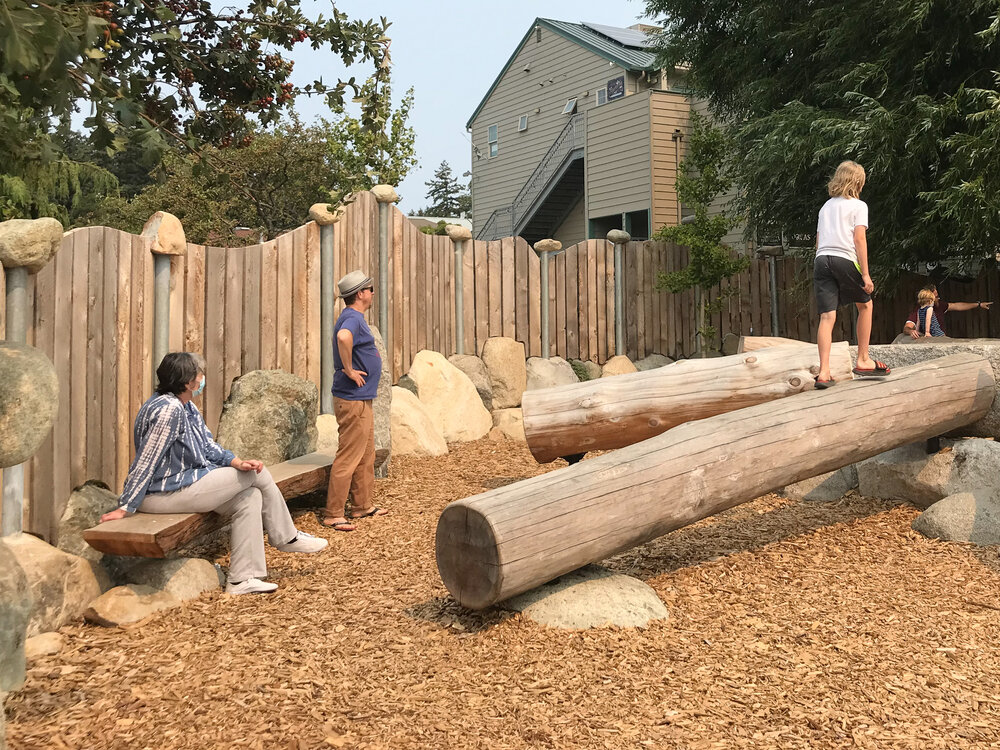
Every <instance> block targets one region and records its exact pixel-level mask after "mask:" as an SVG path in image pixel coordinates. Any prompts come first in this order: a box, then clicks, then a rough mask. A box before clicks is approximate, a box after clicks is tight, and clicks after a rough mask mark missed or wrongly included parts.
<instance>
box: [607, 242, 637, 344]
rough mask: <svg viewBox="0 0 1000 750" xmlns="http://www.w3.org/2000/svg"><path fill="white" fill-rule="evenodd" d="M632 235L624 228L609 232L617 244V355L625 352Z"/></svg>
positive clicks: (614, 243)
mask: <svg viewBox="0 0 1000 750" xmlns="http://www.w3.org/2000/svg"><path fill="white" fill-rule="evenodd" d="M631 239H632V235H630V234H629V233H628V232H626V231H624V230H622V229H612V230H611V231H610V232H608V242H610V243H612V244H613V245H614V246H615V356H618V355H619V354H624V353H625V245H626V244H627V243H628V242H630V241H631Z"/></svg>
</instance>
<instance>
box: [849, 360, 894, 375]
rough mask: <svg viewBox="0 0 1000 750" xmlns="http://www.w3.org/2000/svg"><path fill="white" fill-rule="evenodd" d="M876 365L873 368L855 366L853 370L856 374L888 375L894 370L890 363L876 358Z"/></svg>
mask: <svg viewBox="0 0 1000 750" xmlns="http://www.w3.org/2000/svg"><path fill="white" fill-rule="evenodd" d="M874 362H875V367H874V368H872V369H864V368H861V367H855V368H854V370H853V372H854V374H855V375H878V376H881V375H888V374H889V373H890V372H892V370H890V369H889V365H887V364H886V363H885V362H879V361H878V360H877V359H876V360H874Z"/></svg>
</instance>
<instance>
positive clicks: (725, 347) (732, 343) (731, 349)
mask: <svg viewBox="0 0 1000 750" xmlns="http://www.w3.org/2000/svg"><path fill="white" fill-rule="evenodd" d="M739 348H740V337H739V336H737V335H736V334H735V333H727V334H726V335H725V336H723V337H722V347H721V349H722V354H723V356H726V357H729V356H731V355H733V354H739Z"/></svg>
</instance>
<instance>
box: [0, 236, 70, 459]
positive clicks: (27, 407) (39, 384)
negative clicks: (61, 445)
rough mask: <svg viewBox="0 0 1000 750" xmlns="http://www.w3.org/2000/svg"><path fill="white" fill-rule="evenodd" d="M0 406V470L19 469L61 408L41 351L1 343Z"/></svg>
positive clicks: (53, 375) (53, 373)
mask: <svg viewBox="0 0 1000 750" xmlns="http://www.w3.org/2000/svg"><path fill="white" fill-rule="evenodd" d="M0 226H2V224H0ZM0 404H3V409H2V410H0V468H3V467H6V466H17V465H18V464H20V463H24V462H25V461H27V460H28V459H29V458H31V457H32V456H33V455H34V454H35V451H37V450H38V446H40V445H41V444H42V441H43V440H45V438H46V436H47V435H48V434H49V430H51V429H52V420H53V419H55V416H56V408H57V407H58V404H59V382H58V380H57V379H56V371H55V368H54V367H53V366H52V363H51V362H50V361H49V359H48V357H46V356H45V355H44V354H43V353H42V352H41V351H40V350H38V349H35V348H34V347H32V346H26V345H24V344H12V343H9V342H6V341H0Z"/></svg>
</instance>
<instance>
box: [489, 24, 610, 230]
mask: <svg viewBox="0 0 1000 750" xmlns="http://www.w3.org/2000/svg"><path fill="white" fill-rule="evenodd" d="M526 67H527V68H528V71H527V72H525V68H526ZM622 74H623V70H622V69H621V68H619V67H617V66H615V65H609V63H608V61H607V60H606V59H604V58H602V57H599V56H598V55H596V54H594V53H593V52H590V51H589V50H586V49H584V48H583V47H581V46H580V45H578V44H576V43H574V42H571V41H569V40H568V39H566V38H564V37H562V36H560V35H559V34H557V33H556V32H554V31H551V30H549V29H547V28H542V31H541V41H540V42H537V41H536V36H535V34H534V33H531V34H529V35H528V37H527V39H526V41H525V42H524V45H523V46H522V47H521V49H520V50H518V52H517V54H516V55H515V57H514V60H513V61H512V63H511V65H510V66H509V67H508V69H507V71H506V73H504V75H503V77H502V78H501V80H500V81H499V82H498V84H497V86H496V88H495V89H494V90H493V92H492V94H491V95H490V97H489V100H488V101H487V102H486V104H485V105H484V106H483V108H482V110H481V111H480V112H479V114H478V115H477V116H476V118H475V120H474V121H473V123H472V132H471V133H470V137H471V140H472V143H473V145H474V148H473V157H472V191H473V192H472V196H473V202H474V203H473V223H474V227H473V231H479V229H481V228H482V226H483V224H485V223H486V221H487V219H488V218H489V216H490V214H491V213H492V212H493V211H494V210H495V209H497V208H503V207H506V206H509V205H510V204H511V202H512V201H513V199H514V197H515V196H516V195H517V193H518V192H519V191H520V190H521V188H522V186H523V185H524V183H525V181H526V180H527V179H528V177H529V176H531V173H532V172H533V171H534V169H535V167H536V166H538V163H539V162H540V161H541V159H542V157H543V156H544V155H545V152H546V151H548V149H549V147H550V146H551V145H552V143H553V142H554V141H555V139H556V137H557V136H558V135H559V133H560V132H561V131H562V129H563V128H564V127H565V126H566V123H567V121H568V119H569V116H568V115H564V114H562V110H563V107H564V106H565V104H566V100H567V99H571V98H574V97H575V98H576V100H577V112H586V111H588V110H590V109H592V108H593V107H594V102H595V98H596V94H595V92H596V90H597V89H598V88H601V87H603V86H604V85H605V84H606V83H607V82H608V80H609V79H611V78H614V77H616V76H620V75H622ZM521 115H528V129H527V130H526V131H525V132H522V133H519V132H517V123H518V118H519V117H520V116H521ZM494 124H495V125H498V126H499V139H498V145H499V153H498V154H497V156H495V157H493V158H492V159H491V158H489V145H488V143H487V128H488V127H489V126H490V125H494ZM476 149H478V151H479V154H480V155H481V156H480V158H476V155H475V153H476Z"/></svg>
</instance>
